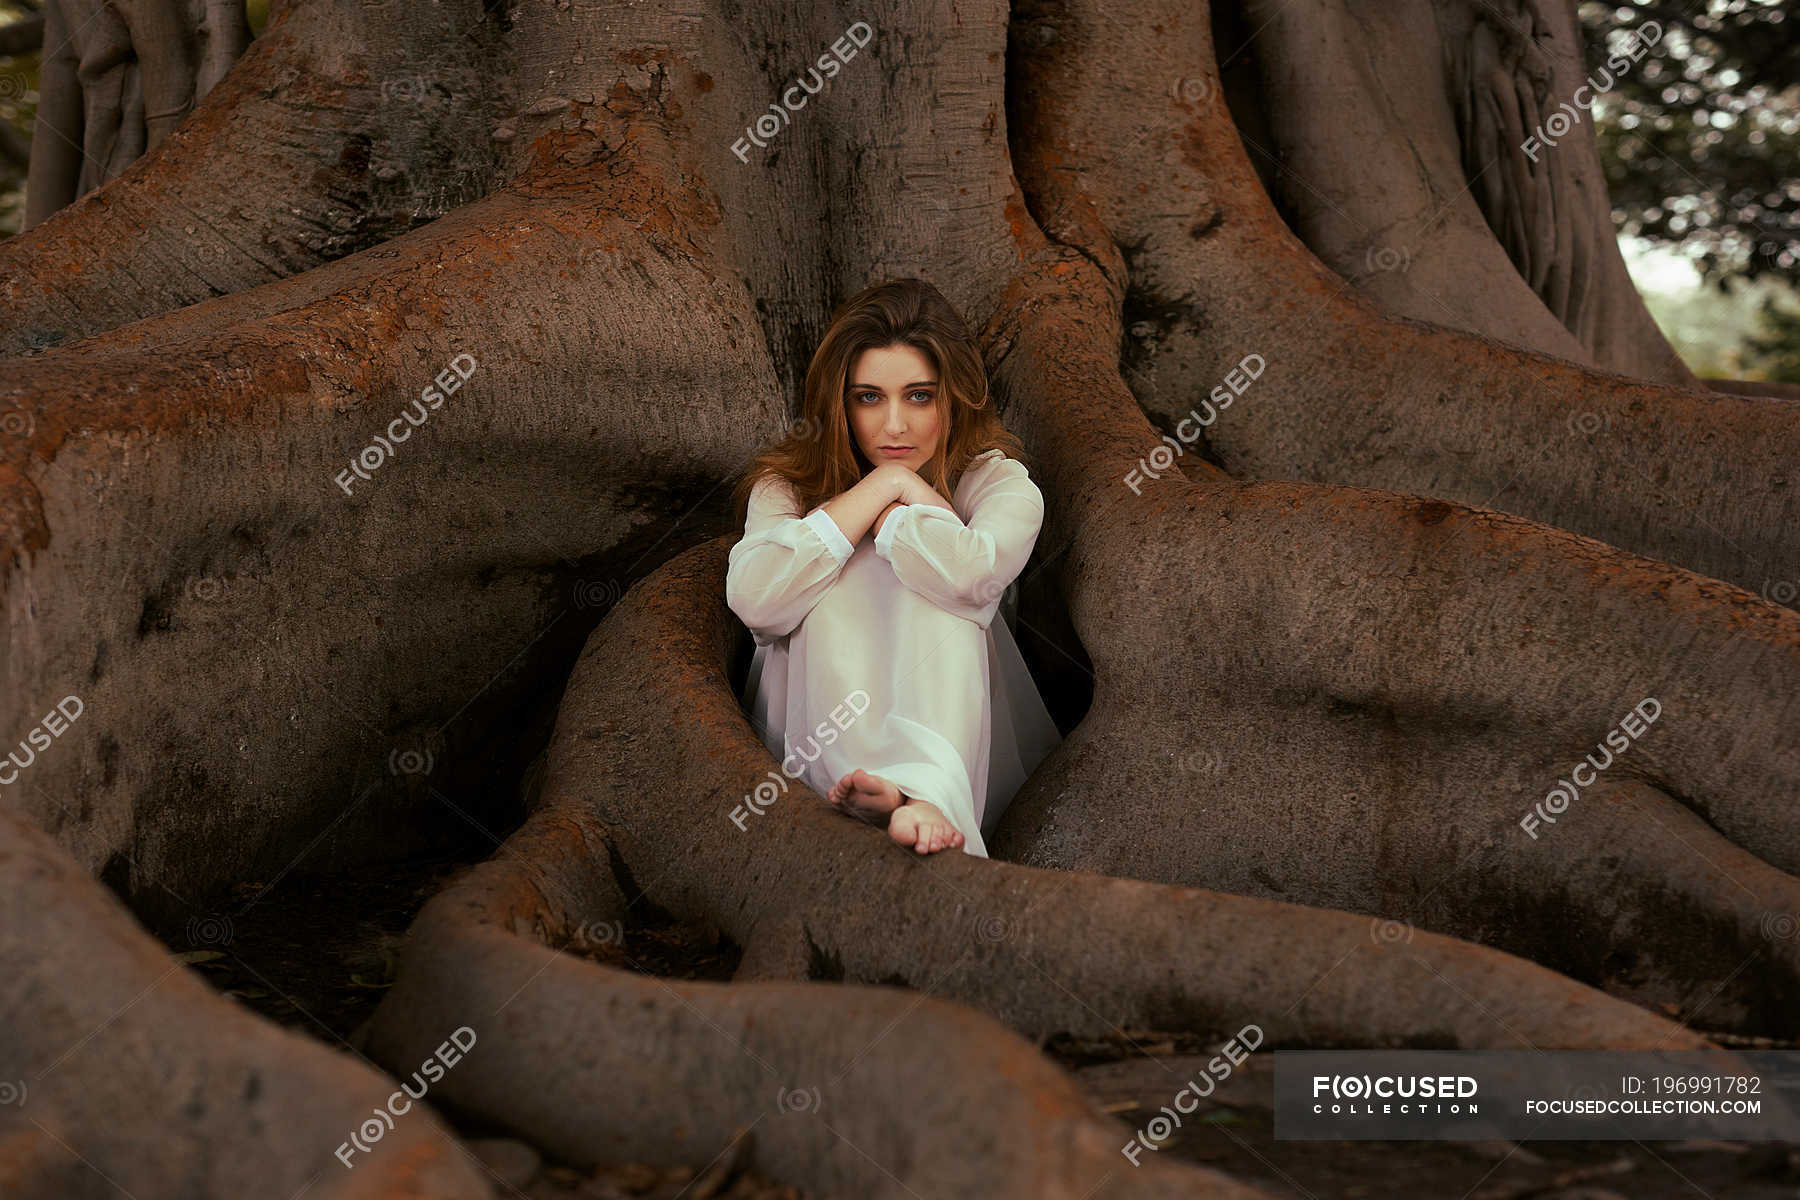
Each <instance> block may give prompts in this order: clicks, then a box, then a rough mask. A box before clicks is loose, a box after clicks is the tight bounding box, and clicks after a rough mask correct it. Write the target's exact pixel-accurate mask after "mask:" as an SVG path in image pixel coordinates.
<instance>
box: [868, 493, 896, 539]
mask: <svg viewBox="0 0 1800 1200" xmlns="http://www.w3.org/2000/svg"><path fill="white" fill-rule="evenodd" d="M900 504H901V502H900V501H899V500H896V501H894V502H893V503H892V504H889V505H888V506H887V507H886V508H884V509H882V510H881V515H880V516H879V517H876V518H875V523H874V524H873V525H871V526H869V536H870V537H879V536H880V534H881V527H882V526H883V525H886V524H887V519H888V518H889V517H891V516H893V515H894V510H895V509H897V508H899V507H900Z"/></svg>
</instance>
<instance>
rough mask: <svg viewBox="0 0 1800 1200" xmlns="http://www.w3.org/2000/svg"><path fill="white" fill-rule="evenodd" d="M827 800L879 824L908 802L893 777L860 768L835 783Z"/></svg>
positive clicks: (884, 823) (843, 810)
mask: <svg viewBox="0 0 1800 1200" xmlns="http://www.w3.org/2000/svg"><path fill="white" fill-rule="evenodd" d="M825 799H827V800H829V801H830V802H831V803H832V805H833V806H834V807H836V808H837V809H838V810H839V811H841V812H846V813H849V814H850V815H851V816H853V817H860V818H861V819H862V820H865V821H867V822H869V823H870V824H871V825H874V826H876V827H880V826H883V825H886V824H887V823H888V817H889V816H890V815H892V813H893V811H894V810H895V809H897V808H899V807H900V805H901V804H902V803H904V802H905V797H903V796H901V794H900V789H899V788H898V787H897V786H895V785H894V783H893V782H892V781H891V780H887V779H883V778H882V777H881V776H879V775H872V774H870V773H869V772H867V771H864V770H860V769H859V770H855V771H852V772H850V773H849V774H848V775H846V776H844V777H843V778H842V779H840V780H838V781H837V782H836V783H834V784H832V785H831V791H830V793H829V794H828V795H826V797H825Z"/></svg>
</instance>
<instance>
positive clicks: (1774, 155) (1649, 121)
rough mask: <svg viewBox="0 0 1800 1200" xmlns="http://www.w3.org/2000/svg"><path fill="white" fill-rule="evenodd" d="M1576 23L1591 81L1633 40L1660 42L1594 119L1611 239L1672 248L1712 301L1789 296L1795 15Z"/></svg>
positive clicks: (1642, 11) (1770, 4)
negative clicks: (1767, 291) (1722, 295)
mask: <svg viewBox="0 0 1800 1200" xmlns="http://www.w3.org/2000/svg"><path fill="white" fill-rule="evenodd" d="M1579 11H1580V14H1581V20H1582V24H1583V27H1584V29H1585V30H1586V33H1587V42H1588V46H1587V50H1588V66H1589V70H1590V71H1593V72H1595V73H1596V75H1598V71H1599V69H1600V68H1601V66H1602V65H1603V64H1604V62H1605V60H1606V56H1607V54H1608V53H1609V52H1610V51H1611V50H1614V49H1616V48H1618V47H1620V46H1622V45H1623V44H1624V43H1625V42H1626V41H1627V40H1628V39H1629V38H1630V37H1631V36H1632V34H1633V31H1635V30H1637V29H1640V28H1642V27H1643V26H1644V25H1645V24H1646V23H1647V22H1652V21H1653V22H1655V23H1656V24H1657V25H1659V26H1661V29H1662V35H1661V37H1660V38H1658V39H1657V40H1656V43H1655V45H1654V47H1653V48H1652V50H1651V52H1650V54H1648V55H1647V56H1645V57H1644V58H1643V59H1642V60H1641V61H1640V62H1639V63H1638V64H1637V65H1636V66H1634V67H1632V68H1630V69H1629V70H1627V71H1625V72H1623V73H1622V77H1621V78H1619V79H1618V80H1617V81H1616V82H1615V83H1614V85H1613V87H1612V89H1611V90H1610V91H1609V92H1607V93H1606V94H1605V95H1604V96H1602V97H1601V99H1600V100H1599V102H1598V103H1597V104H1596V105H1595V109H1594V117H1595V122H1594V123H1595V131H1596V133H1597V135H1598V137H1599V140H1600V155H1601V160H1602V161H1603V162H1604V163H1605V167H1606V178H1607V194H1608V195H1609V196H1610V198H1611V200H1612V204H1613V219H1614V221H1615V223H1616V224H1617V226H1618V230H1619V232H1620V233H1623V234H1635V235H1637V236H1640V237H1643V238H1645V239H1646V240H1648V241H1651V242H1656V243H1662V244H1668V245H1673V246H1678V247H1679V248H1680V250H1681V252H1682V253H1683V254H1685V255H1687V256H1688V257H1689V258H1691V259H1692V260H1693V262H1694V265H1695V267H1696V268H1697V269H1698V270H1699V271H1700V273H1701V276H1702V278H1703V279H1705V280H1706V281H1707V282H1708V283H1711V284H1713V285H1714V286H1715V287H1717V288H1718V289H1719V290H1720V291H1721V292H1723V291H1724V290H1725V288H1726V284H1727V282H1728V281H1730V280H1734V279H1741V280H1746V281H1748V280H1754V279H1756V278H1757V277H1758V276H1761V275H1772V276H1775V277H1779V278H1783V279H1785V280H1787V281H1788V282H1789V283H1790V284H1792V283H1800V178H1796V177H1795V172H1794V170H1793V167H1794V164H1795V163H1796V162H1800V11H1796V8H1795V6H1794V5H1792V4H1789V3H1787V2H1786V0H1699V2H1698V3H1696V2H1695V0H1616V2H1614V3H1598V2H1596V0H1583V2H1582V3H1581V5H1580V9H1579ZM1599 77H1600V78H1604V77H1603V76H1599Z"/></svg>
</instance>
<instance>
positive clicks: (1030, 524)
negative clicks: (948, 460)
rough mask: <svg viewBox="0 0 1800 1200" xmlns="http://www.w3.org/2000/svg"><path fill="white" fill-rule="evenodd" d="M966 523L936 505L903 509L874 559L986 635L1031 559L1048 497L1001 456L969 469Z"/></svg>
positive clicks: (1020, 466)
mask: <svg viewBox="0 0 1800 1200" xmlns="http://www.w3.org/2000/svg"><path fill="white" fill-rule="evenodd" d="M969 469H970V471H972V472H979V474H977V475H975V476H974V477H973V478H972V479H971V480H970V482H969V497H968V506H969V520H968V523H967V524H964V523H963V520H962V518H960V517H958V516H957V515H956V513H955V511H953V510H951V509H948V508H944V507H942V506H941V500H940V503H939V504H903V505H901V506H900V507H898V508H896V509H895V510H894V511H893V512H892V513H890V514H888V516H887V518H886V519H885V520H884V521H883V522H882V526H881V529H880V530H879V531H878V532H877V533H876V535H875V553H877V554H879V555H881V556H882V557H883V558H885V559H887V560H888V562H889V563H891V564H892V565H893V568H894V574H895V575H896V576H897V577H898V578H899V580H900V582H901V583H903V584H905V585H906V586H907V587H909V588H911V589H912V590H913V591H915V592H918V593H919V594H920V595H922V596H924V597H925V598H926V599H928V600H930V601H932V602H933V603H934V604H936V605H937V606H938V607H939V608H942V609H944V610H945V611H946V612H951V613H955V614H956V615H957V616H959V617H965V618H967V619H968V620H971V621H973V622H975V623H976V624H977V625H980V626H981V627H982V628H983V629H986V628H987V627H988V626H989V625H990V624H992V623H993V620H994V614H995V612H997V611H998V610H999V607H1000V597H1001V596H1002V595H1003V594H1004V593H1005V592H1006V588H1007V585H1008V584H1010V583H1011V582H1012V581H1013V580H1014V579H1016V578H1018V575H1019V572H1020V571H1022V570H1024V569H1025V562H1026V560H1027V559H1029V558H1030V557H1031V548H1032V547H1033V546H1035V545H1036V544H1037V537H1038V533H1039V531H1040V530H1041V529H1042V527H1043V523H1044V497H1043V494H1042V493H1041V492H1039V491H1038V488H1037V485H1036V484H1035V483H1033V482H1032V481H1031V476H1030V474H1029V473H1028V472H1027V471H1026V469H1025V464H1024V463H1021V462H1019V461H1018V460H1017V459H1013V458H1007V457H1005V456H1002V455H996V456H995V457H993V458H992V459H990V460H988V461H987V462H985V463H981V464H979V465H977V466H972V467H970V468H969Z"/></svg>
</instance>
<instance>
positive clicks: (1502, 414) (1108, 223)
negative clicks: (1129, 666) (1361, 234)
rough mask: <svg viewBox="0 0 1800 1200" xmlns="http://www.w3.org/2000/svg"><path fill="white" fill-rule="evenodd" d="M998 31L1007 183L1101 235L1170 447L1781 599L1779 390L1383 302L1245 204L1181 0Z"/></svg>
mask: <svg viewBox="0 0 1800 1200" xmlns="http://www.w3.org/2000/svg"><path fill="white" fill-rule="evenodd" d="M1015 26H1016V28H1017V29H1018V36H1016V37H1015V38H1014V39H1013V45H1014V47H1015V50H1014V55H1015V59H1016V63H1015V69H1016V70H1017V71H1018V73H1019V74H1020V76H1021V78H1022V79H1023V80H1025V81H1026V82H1025V85H1024V89H1023V90H1024V92H1025V93H1026V94H1028V95H1030V96H1031V97H1032V98H1033V100H1032V103H1030V104H1029V105H1025V104H1020V105H1018V106H1016V111H1015V113H1014V114H1013V116H1014V128H1015V132H1014V139H1013V145H1014V161H1015V163H1016V165H1017V167H1018V170H1019V176H1020V182H1021V183H1022V184H1023V186H1024V188H1025V192H1026V194H1027V196H1029V197H1030V198H1031V201H1032V205H1033V209H1034V211H1035V212H1037V213H1039V214H1040V219H1042V220H1043V222H1044V226H1045V229H1046V230H1047V231H1048V232H1049V233H1050V234H1051V235H1052V236H1054V237H1056V238H1058V239H1059V240H1062V241H1064V242H1067V243H1069V244H1071V245H1078V246H1081V247H1082V248H1083V249H1084V250H1085V251H1086V252H1087V253H1089V254H1091V255H1094V256H1095V258H1096V260H1097V261H1106V258H1107V255H1108V249H1107V248H1109V247H1111V246H1114V245H1116V246H1118V247H1119V248H1120V252H1121V253H1122V255H1123V262H1124V266H1125V268H1126V272H1127V273H1128V277H1129V279H1130V288H1129V291H1128V293H1127V296H1126V305H1125V320H1126V333H1127V337H1126V338H1125V339H1124V340H1123V342H1122V346H1123V350H1122V354H1123V369H1124V373H1125V379H1126V381H1127V383H1128V384H1130V385H1131V388H1132V391H1133V393H1134V394H1135V395H1136V397H1137V399H1138V401H1139V403H1140V404H1142V405H1143V406H1144V408H1145V410H1146V411H1147V412H1149V413H1150V414H1151V416H1152V417H1153V419H1155V420H1156V421H1157V423H1158V425H1159V426H1160V427H1161V430H1162V432H1163V433H1164V434H1165V435H1167V436H1168V437H1169V438H1170V439H1171V443H1172V444H1174V445H1177V446H1178V447H1180V448H1182V449H1183V450H1184V451H1185V458H1184V459H1183V460H1182V461H1185V460H1186V458H1192V457H1193V456H1203V457H1205V458H1207V459H1209V460H1210V461H1213V462H1215V463H1217V464H1219V465H1220V466H1221V467H1223V468H1224V469H1225V470H1226V471H1227V472H1229V473H1230V474H1231V475H1233V476H1235V477H1239V478H1262V479H1300V480H1308V481H1315V482H1333V483H1351V484H1361V485H1364V486H1368V487H1379V488H1385V489H1390V490H1393V491H1399V492H1407V493H1411V494H1415V495H1421V496H1434V497H1439V498H1443V499H1448V500H1455V501H1458V502H1459V503H1463V504H1470V505H1476V506H1479V507H1495V508H1500V509H1502V510H1504V511H1507V512H1512V513H1517V514H1518V515H1520V516H1524V517H1529V518H1530V519H1532V520H1534V521H1537V522H1540V523H1542V524H1545V525H1554V526H1556V527H1559V528H1563V529H1568V530H1572V531H1574V532H1577V533H1583V534H1586V535H1588V536H1589V537H1594V538H1599V539H1600V540H1602V541H1605V542H1609V543H1611V544H1612V545H1615V546H1618V547H1620V548H1622V549H1626V550H1631V551H1634V552H1636V553H1639V554H1644V555H1647V556H1649V557H1653V558H1658V559H1661V560H1663V561H1665V562H1669V563H1673V564H1676V565H1679V566H1684V567H1687V568H1689V569H1690V570H1694V571H1699V572H1701V573H1703V574H1706V575H1711V576H1714V577H1715V578H1720V579H1727V580H1730V581H1732V582H1734V583H1737V584H1739V585H1740V586H1742V587H1744V588H1746V589H1748V590H1750V591H1753V592H1758V593H1759V594H1762V595H1764V596H1765V597H1766V598H1769V599H1772V600H1775V601H1776V602H1778V603H1784V604H1793V603H1794V598H1795V594H1796V590H1797V589H1796V587H1795V584H1796V583H1800V545H1797V544H1796V538H1797V537H1800V532H1797V531H1800V489H1797V488H1796V487H1794V486H1793V483H1792V476H1793V467H1792V464H1793V463H1794V462H1795V461H1796V460H1800V419H1796V415H1795V409H1794V406H1793V405H1792V404H1791V403H1788V402H1785V401H1778V400H1770V399H1767V398H1760V397H1748V396H1735V395H1724V394H1721V393H1719V392H1717V391H1713V390H1710V389H1707V390H1700V389H1676V388H1668V387H1659V386H1655V385H1653V384H1649V383H1643V382H1639V381H1630V380H1626V379H1623V378H1621V377H1619V376H1616V375H1609V374H1605V373H1602V372H1599V371H1595V370H1592V369H1588V368H1583V367H1581V366H1579V365H1577V364H1574V363H1571V362H1569V361H1567V360H1565V359H1560V358H1552V357H1549V356H1548V355H1539V354H1535V353H1529V352H1523V351H1520V350H1518V349H1516V348H1514V347H1509V346H1503V345H1500V344H1498V343H1495V342H1493V341H1491V340H1488V339H1486V338H1483V337H1480V336H1476V335H1471V334H1466V333H1462V332H1457V331H1452V330H1446V329H1442V328H1439V327H1435V326H1427V325H1422V324H1419V323H1416V322H1413V321H1408V320H1404V319H1394V318H1390V317H1386V316H1383V315H1381V314H1380V313H1379V312H1378V311H1377V310H1376V309H1375V308H1374V306H1373V305H1371V304H1370V303H1368V302H1367V301H1365V300H1363V299H1362V298H1361V297H1360V296H1358V295H1357V294H1356V293H1355V292H1354V291H1352V290H1351V289H1350V287H1349V285H1348V284H1347V283H1346V282H1345V281H1344V280H1343V279H1342V278H1341V277H1339V276H1337V275H1335V274H1333V273H1332V272H1331V271H1330V270H1329V269H1328V268H1327V267H1325V266H1324V265H1323V264H1322V263H1321V262H1320V261H1319V260H1318V259H1317V258H1316V257H1314V255H1313V254H1312V253H1311V252H1310V251H1309V250H1308V248H1307V247H1306V246H1304V245H1302V244H1301V243H1300V241H1299V240H1298V239H1296V238H1295V237H1294V235H1293V234H1292V233H1291V232H1289V231H1288V229H1287V228H1286V227H1285V226H1284V225H1283V224H1282V222H1281V219H1280V217H1279V216H1278V215H1277V214H1276V212H1275V210H1274V208H1273V207H1272V205H1271V204H1270V202H1269V199H1268V196H1267V194H1266V193H1265V192H1264V190H1263V188H1262V186H1261V185H1260V183H1259V182H1258V180H1257V177H1256V174H1255V172H1254V170H1253V169H1252V168H1251V166H1250V163H1249V161H1248V159H1247V158H1246V157H1245V152H1244V149H1243V145H1242V142H1241V140H1240V138H1239V136H1238V132H1237V128H1236V126H1235V125H1234V123H1233V121H1232V116H1231V113H1230V112H1229V111H1228V110H1227V108H1226V105H1225V101H1224V96H1223V90H1222V88H1221V86H1220V83H1219V78H1218V73H1217V70H1216V68H1215V66H1214V57H1213V55H1214V47H1213V42H1212V35H1211V32H1210V30H1209V29H1208V27H1207V20H1206V13H1205V11H1204V9H1203V7H1196V6H1187V5H1183V4H1180V3H1175V2H1174V0H1169V2H1168V3H1152V4H1147V5H1140V6H1136V7H1133V8H1130V9H1122V10H1119V9H1110V8H1107V7H1105V6H1100V5H1096V4H1093V3H1089V2H1088V0H1076V2H1073V3H1068V4H1055V5H1050V4H1041V3H1033V4H1030V5H1027V6H1022V9H1021V11H1020V12H1019V13H1018V14H1017V15H1016V17H1015ZM1253 354H1254V355H1258V356H1260V357H1261V358H1262V360H1263V361H1264V364H1265V365H1266V369H1265V370H1263V372H1262V374H1261V376H1260V378H1258V379H1257V380H1256V382H1255V383H1254V385H1253V386H1252V387H1251V388H1250V389H1249V390H1247V391H1244V392H1242V393H1241V394H1239V393H1237V392H1235V391H1232V390H1225V385H1226V382H1227V379H1228V377H1230V378H1232V379H1234V380H1240V381H1241V379H1242V378H1243V376H1242V374H1241V373H1239V372H1240V364H1241V363H1242V361H1243V360H1244V359H1245V358H1246V357H1247V356H1250V355H1253ZM1253 369H1254V367H1253ZM1221 392H1223V395H1222V396H1221ZM1152 448H1153V447H1145V449H1144V450H1143V451H1142V452H1141V453H1143V454H1146V455H1147V454H1148V453H1149V452H1150V450H1151V449H1152ZM1121 474H1123V472H1121Z"/></svg>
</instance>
